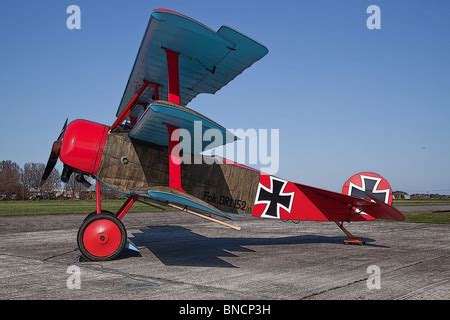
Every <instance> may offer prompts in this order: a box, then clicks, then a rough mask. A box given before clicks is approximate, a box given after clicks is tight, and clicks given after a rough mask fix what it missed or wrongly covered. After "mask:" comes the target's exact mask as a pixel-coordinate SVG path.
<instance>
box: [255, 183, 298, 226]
mask: <svg viewBox="0 0 450 320" xmlns="http://www.w3.org/2000/svg"><path fill="white" fill-rule="evenodd" d="M270 181H271V188H272V189H271V190H268V189H267V188H265V187H264V186H263V185H262V184H260V185H259V189H258V195H257V198H256V202H255V203H264V204H266V209H265V210H264V212H263V214H262V216H270V217H273V218H279V217H280V207H283V208H284V209H285V210H286V211H288V212H290V211H291V205H292V198H293V197H294V193H293V192H291V193H284V192H283V191H284V187H285V185H286V184H287V181H283V180H278V179H275V178H273V177H270Z"/></svg>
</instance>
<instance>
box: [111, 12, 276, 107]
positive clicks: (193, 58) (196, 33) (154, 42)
mask: <svg viewBox="0 0 450 320" xmlns="http://www.w3.org/2000/svg"><path fill="white" fill-rule="evenodd" d="M164 48H167V49H170V50H172V51H176V52H179V53H180V56H179V72H180V74H179V83H180V100H181V104H182V105H186V104H188V103H189V102H190V101H191V100H192V99H193V98H195V97H196V96H197V94H199V93H215V92H216V91H217V90H219V89H220V88H222V87H223V86H225V85H226V84H227V83H228V82H230V81H231V80H233V79H234V78H235V77H236V76H237V75H239V74H240V73H242V72H243V71H244V70H245V69H246V68H248V67H249V66H251V65H252V64H253V63H254V62H256V61H258V60H259V59H261V58H262V57H263V56H265V55H266V54H267V53H268V50H267V48H266V47H264V46H263V45H261V44H259V43H258V42H256V41H254V40H252V39H250V38H248V37H246V36H244V35H243V34H241V33H239V32H237V31H235V30H233V29H231V28H229V27H225V26H222V27H221V28H220V29H219V30H218V31H217V32H215V31H213V30H211V29H209V28H208V27H206V26H204V25H203V24H201V23H199V22H197V21H195V20H193V19H191V18H189V17H186V16H184V15H181V14H179V13H176V12H174V11H169V10H165V9H156V10H154V11H153V13H152V15H151V17H150V20H149V23H148V26H147V29H146V31H145V34H144V38H143V40H142V43H141V46H140V48H139V51H138V54H137V57H136V61H135V63H134V66H133V69H132V71H131V74H130V77H129V79H128V83H127V86H126V89H125V92H124V94H123V97H122V100H121V102H120V105H119V108H118V110H117V115H119V114H120V112H121V111H122V109H123V108H124V107H125V105H126V104H127V102H128V101H130V99H131V97H132V96H133V95H134V94H135V93H136V92H137V90H138V88H139V86H140V85H141V84H142V83H143V80H147V81H150V82H153V83H158V84H159V85H160V92H159V93H158V94H156V96H159V97H162V98H164V99H165V98H166V96H167V60H166V56H165V51H164ZM153 90H154V89H152V90H147V92H146V93H145V94H143V95H142V96H141V97H140V99H139V101H138V103H139V102H140V103H144V104H149V103H151V102H152V101H153V96H154V92H153Z"/></svg>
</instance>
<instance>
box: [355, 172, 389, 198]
mask: <svg viewBox="0 0 450 320" xmlns="http://www.w3.org/2000/svg"><path fill="white" fill-rule="evenodd" d="M361 181H362V187H361V188H360V187H359V186H356V185H354V184H350V196H352V197H357V198H363V199H370V197H373V198H375V199H378V200H380V201H383V202H387V199H388V197H389V189H386V190H377V186H378V184H379V182H380V179H377V178H369V177H361ZM368 194H369V195H370V197H369V196H368Z"/></svg>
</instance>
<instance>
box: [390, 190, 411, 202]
mask: <svg viewBox="0 0 450 320" xmlns="http://www.w3.org/2000/svg"><path fill="white" fill-rule="evenodd" d="M392 195H393V196H394V200H409V199H411V196H410V195H409V194H408V193H407V192H404V191H394V192H393V193H392Z"/></svg>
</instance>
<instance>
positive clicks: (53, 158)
mask: <svg viewBox="0 0 450 320" xmlns="http://www.w3.org/2000/svg"><path fill="white" fill-rule="evenodd" d="M56 162H58V154H57V153H55V151H54V150H53V148H52V151H51V152H50V156H49V157H48V161H47V165H46V166H45V170H44V174H43V175H42V178H41V183H40V186H41V187H42V185H43V184H44V183H45V181H46V180H47V179H48V177H49V176H50V174H51V173H52V171H53V168H55V166H56Z"/></svg>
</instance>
